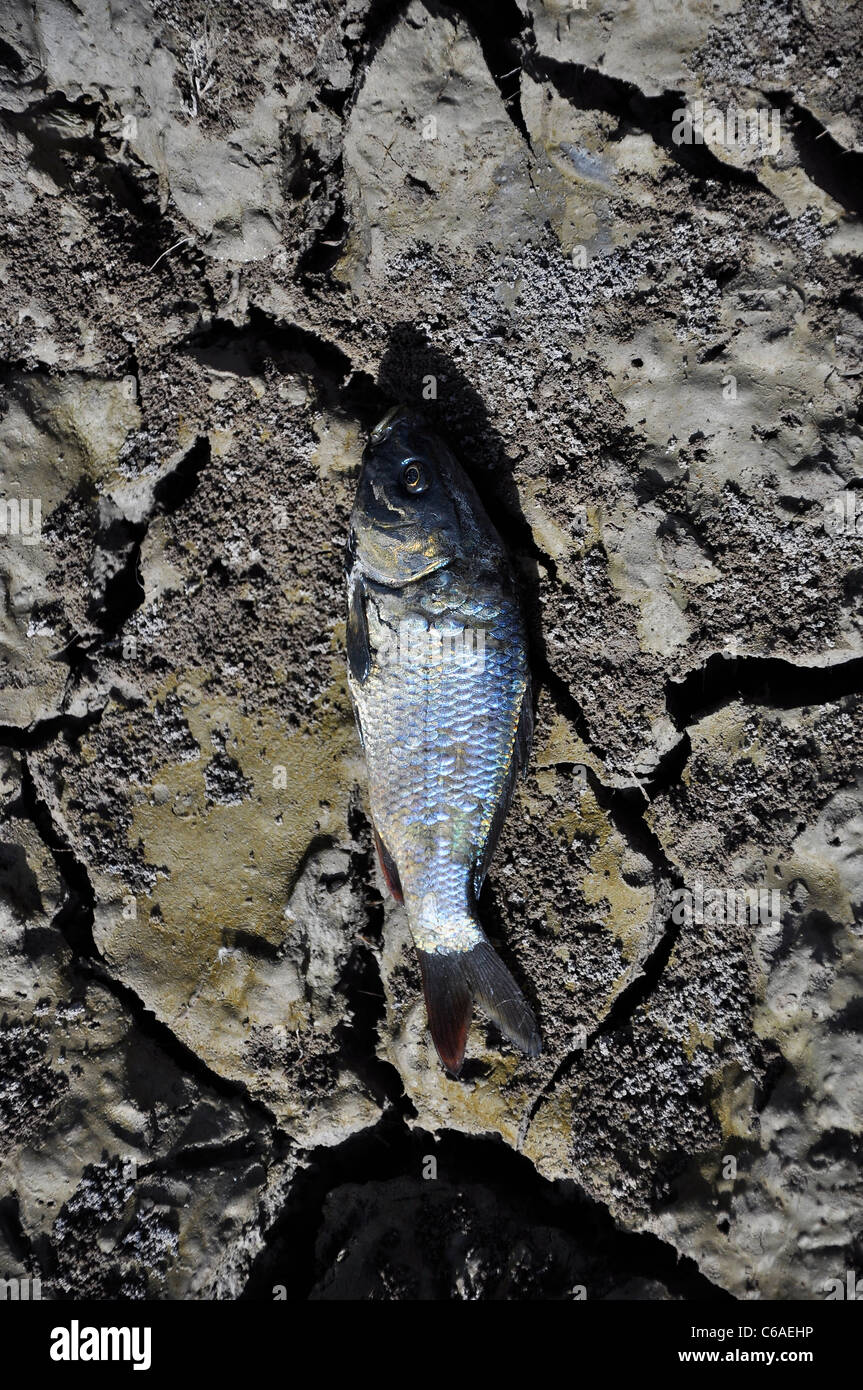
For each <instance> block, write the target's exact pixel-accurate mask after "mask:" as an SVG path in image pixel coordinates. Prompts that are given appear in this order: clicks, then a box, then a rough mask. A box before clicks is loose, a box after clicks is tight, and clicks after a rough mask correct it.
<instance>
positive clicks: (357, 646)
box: [347, 571, 372, 685]
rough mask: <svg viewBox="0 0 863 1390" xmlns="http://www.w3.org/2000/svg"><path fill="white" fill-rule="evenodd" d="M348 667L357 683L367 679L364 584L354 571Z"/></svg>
mask: <svg viewBox="0 0 863 1390" xmlns="http://www.w3.org/2000/svg"><path fill="white" fill-rule="evenodd" d="M347 647H348V668H349V670H350V673H351V676H352V678H353V679H354V680H355V681H356V682H357V685H363V684H364V683H365V681H367V680H368V676H369V671H370V670H371V668H372V652H371V647H370V645H369V624H368V619H367V618H366V586H365V584H364V583H363V581H362V579H361V578H360V576H359V575H358V574H357V573H356V571H355V572H354V573H353V574H352V575H351V581H350V596H349V599H348V632H347Z"/></svg>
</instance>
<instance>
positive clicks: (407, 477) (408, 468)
mask: <svg viewBox="0 0 863 1390" xmlns="http://www.w3.org/2000/svg"><path fill="white" fill-rule="evenodd" d="M402 487H403V488H404V489H405V491H406V492H411V493H414V494H416V493H418V492H425V490H426V488H427V487H428V479H427V478H426V476H425V473H424V471H423V469H422V467H421V465H420V464H419V462H418V461H417V460H416V459H408V461H407V463H405V464H404V465H403V467H402Z"/></svg>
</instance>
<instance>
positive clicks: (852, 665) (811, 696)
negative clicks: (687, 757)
mask: <svg viewBox="0 0 863 1390" xmlns="http://www.w3.org/2000/svg"><path fill="white" fill-rule="evenodd" d="M861 692H863V657H854V658H852V659H851V660H850V661H841V662H836V663H834V664H833V665H830V666H802V665H799V664H798V663H797V662H794V661H789V660H787V659H786V658H785V657H780V656H738V657H735V656H729V655H727V654H726V653H725V652H714V653H713V655H712V656H709V657H708V658H707V660H706V661H705V662H704V664H703V665H702V666H699V667H698V668H697V669H696V670H694V671H690V672H689V674H688V675H687V676H685V677H684V678H683V680H669V681H668V682H667V684H666V688H665V699H666V705H667V708H668V713H669V715H670V716H671V718H672V719H673V721H674V723H675V725H676V727H677V728H678V729H681V730H682V729H686V728H688V727H689V725H691V724H694V723H695V722H696V721H697V720H699V719H703V718H704V716H705V715H706V714H710V713H712V712H713V711H714V710H717V709H719V708H720V707H721V706H722V705H727V704H730V703H731V702H732V701H734V700H741V701H743V702H745V703H746V704H751V705H771V706H773V707H775V708H776V709H798V708H801V707H803V706H805V705H824V704H830V703H831V702H833V701H836V700H841V699H844V698H845V697H847V696H849V695H855V694H860V693H861Z"/></svg>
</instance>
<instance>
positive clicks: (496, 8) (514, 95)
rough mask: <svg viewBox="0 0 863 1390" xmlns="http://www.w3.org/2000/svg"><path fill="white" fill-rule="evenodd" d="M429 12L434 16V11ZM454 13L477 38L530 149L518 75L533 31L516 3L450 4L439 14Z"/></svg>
mask: <svg viewBox="0 0 863 1390" xmlns="http://www.w3.org/2000/svg"><path fill="white" fill-rule="evenodd" d="M428 8H429V9H430V10H431V11H432V13H436V12H438V11H437V8H436V7H435V8H434V9H433V8H432V6H431V5H429V6H428ZM453 10H454V11H455V12H456V14H459V15H461V16H462V17H463V18H464V19H466V20H467V22H468V24H469V25H470V27H471V29H472V30H473V32H474V34H475V35H476V37H477V41H478V43H479V46H480V48H481V49H482V56H483V58H484V59H485V64H486V67H487V68H488V71H489V74H490V76H491V78H492V81H493V82H494V84H495V86H496V87H497V89H498V91H499V92H500V96H501V101H502V102H503V104H504V107H505V109H506V113H507V115H508V116H509V118H510V120H511V121H512V123H513V125H514V126H515V128H516V130H517V131H518V133H519V135H521V137H522V139H523V140H524V141H525V143H526V144H527V145H528V147H529V146H530V135H529V134H528V129H527V126H526V124H525V120H524V116H523V114H522V109H521V73H522V68H523V66H524V62H525V56H526V53H527V51H528V46H529V45H532V44H533V30H532V28H531V27H530V24H529V22H528V20H527V19H526V17H525V15H524V14H522V12H521V10H520V9H519V7H518V5H517V4H516V0H453V3H452V4H449V5H444V6H442V7H441V9H440V11H439V12H440V13H443V14H446V13H447V12H450V13H451V12H452V11H453Z"/></svg>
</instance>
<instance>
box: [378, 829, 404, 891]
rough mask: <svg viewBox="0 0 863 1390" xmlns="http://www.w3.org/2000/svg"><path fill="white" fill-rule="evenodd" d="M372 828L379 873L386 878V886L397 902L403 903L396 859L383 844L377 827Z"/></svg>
mask: <svg viewBox="0 0 863 1390" xmlns="http://www.w3.org/2000/svg"><path fill="white" fill-rule="evenodd" d="M373 829H374V836H375V845H376V846H377V851H378V859H379V861H380V866H381V873H382V874H383V876H384V878H385V879H386V884H387V888H389V890H390V892H391V893H392V895H393V897H394V898H395V900H396V902H397V903H403V902H404V895H403V893H402V881H401V879H400V878H399V871H398V868H397V866H396V861H395V860H394V859H393V857H392V855H391V854H390V852H389V850H388V849H387V847H386V845H385V844H384V842H383V840H382V839H381V837H380V835H379V834H378V832H377V829H376V828H375V827H373Z"/></svg>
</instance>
